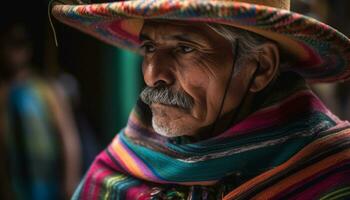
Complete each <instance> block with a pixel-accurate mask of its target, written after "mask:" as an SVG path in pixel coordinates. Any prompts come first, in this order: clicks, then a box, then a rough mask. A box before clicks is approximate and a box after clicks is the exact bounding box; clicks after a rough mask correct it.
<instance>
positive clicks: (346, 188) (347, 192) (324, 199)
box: [320, 187, 350, 200]
mask: <svg viewBox="0 0 350 200" xmlns="http://www.w3.org/2000/svg"><path fill="white" fill-rule="evenodd" d="M342 192H345V194H349V193H350V187H345V188H341V189H338V190H335V191H333V192H331V193H329V194H327V195H325V196H323V197H322V198H320V200H326V199H334V197H333V196H335V197H338V196H337V195H338V194H339V193H342ZM340 195H343V194H340Z"/></svg>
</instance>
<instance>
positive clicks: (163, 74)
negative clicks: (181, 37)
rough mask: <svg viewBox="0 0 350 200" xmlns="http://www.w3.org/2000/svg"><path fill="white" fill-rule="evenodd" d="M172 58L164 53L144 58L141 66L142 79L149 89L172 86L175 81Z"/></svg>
mask: <svg viewBox="0 0 350 200" xmlns="http://www.w3.org/2000/svg"><path fill="white" fill-rule="evenodd" d="M172 65H173V62H172V58H171V55H169V54H168V53H166V52H157V53H154V54H153V55H152V57H151V58H145V60H144V62H143V66H142V70H143V78H144V80H145V83H146V85H147V86H149V87H155V86H157V85H159V84H163V85H168V86H169V85H172V84H173V83H174V81H175V75H174V71H173V70H174V67H173V66H172Z"/></svg>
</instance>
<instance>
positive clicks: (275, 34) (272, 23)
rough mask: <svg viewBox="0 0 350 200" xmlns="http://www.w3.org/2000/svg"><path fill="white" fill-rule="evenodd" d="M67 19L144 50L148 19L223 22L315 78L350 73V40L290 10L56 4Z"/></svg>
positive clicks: (140, 1) (198, 2)
mask: <svg viewBox="0 0 350 200" xmlns="http://www.w3.org/2000/svg"><path fill="white" fill-rule="evenodd" d="M52 13H53V15H54V16H55V17H56V18H57V19H58V20H60V21H61V22H63V23H65V24H67V25H70V26H72V27H75V28H77V29H79V30H81V31H83V32H85V33H87V34H90V35H92V36H94V37H96V38H98V39H100V40H102V41H104V42H106V43H108V44H111V45H114V46H117V47H120V48H126V49H130V50H132V51H136V52H137V51H138V50H139V33H140V31H141V29H142V25H143V22H144V20H147V19H164V20H185V21H191V22H208V23H221V24H226V25H230V26H235V27H237V28H241V29H245V30H248V31H252V32H255V33H257V34H260V35H262V36H264V37H266V38H269V39H271V40H274V41H276V42H277V43H278V44H279V46H280V48H281V50H282V51H283V52H284V53H285V54H287V55H288V56H289V59H288V61H289V65H288V66H283V69H281V70H293V71H295V72H297V73H299V74H300V75H302V76H303V77H304V78H305V79H307V80H308V81H309V82H312V83H315V82H336V81H342V80H345V79H348V78H349V77H350V40H349V39H348V38H347V37H346V36H345V35H343V34H342V33H340V32H338V31H337V30H335V29H333V28H332V27H330V26H328V25H326V24H324V23H322V22H319V21H317V20H315V19H313V18H309V17H307V16H304V15H301V14H298V13H294V12H291V11H288V10H282V9H276V8H272V7H268V6H262V5H255V4H247V3H241V2H233V1H209V0H195V1H183V0H172V1H169V0H160V1H144V0H133V1H122V2H112V3H102V4H88V5H62V4H56V5H54V6H53V9H52Z"/></svg>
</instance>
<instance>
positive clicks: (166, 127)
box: [152, 117, 187, 138]
mask: <svg viewBox="0 0 350 200" xmlns="http://www.w3.org/2000/svg"><path fill="white" fill-rule="evenodd" d="M160 121H161V120H157V119H155V117H153V118H152V127H153V129H154V131H155V132H156V133H157V134H159V135H162V136H164V137H168V138H172V137H179V136H184V135H187V134H186V133H185V132H184V131H181V130H180V129H179V128H175V127H172V126H174V125H172V124H171V123H169V122H168V123H167V122H165V121H164V122H160Z"/></svg>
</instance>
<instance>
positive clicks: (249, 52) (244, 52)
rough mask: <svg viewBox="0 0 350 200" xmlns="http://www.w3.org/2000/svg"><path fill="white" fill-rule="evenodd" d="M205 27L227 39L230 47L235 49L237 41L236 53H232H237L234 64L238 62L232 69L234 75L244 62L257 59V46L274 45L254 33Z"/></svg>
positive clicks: (218, 26)
mask: <svg viewBox="0 0 350 200" xmlns="http://www.w3.org/2000/svg"><path fill="white" fill-rule="evenodd" d="M207 25H208V26H209V27H210V28H211V29H212V30H214V31H215V32H216V33H218V34H219V35H221V36H222V37H224V38H225V39H227V40H228V41H229V42H230V43H231V44H232V47H235V44H236V42H237V41H239V47H238V49H237V51H238V52H232V53H233V54H235V53H237V61H235V62H238V64H236V66H237V69H234V70H235V71H234V73H237V72H239V70H240V68H241V67H242V66H243V65H242V64H243V63H244V62H245V61H247V60H249V59H254V58H258V56H259V53H260V51H259V50H258V49H257V48H256V47H257V46H259V45H262V44H265V43H267V42H270V43H275V42H273V41H271V40H269V39H267V38H265V37H263V36H260V35H258V34H256V33H253V32H250V31H246V30H243V29H239V28H235V27H232V26H228V25H223V24H207ZM233 51H234V50H233Z"/></svg>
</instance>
